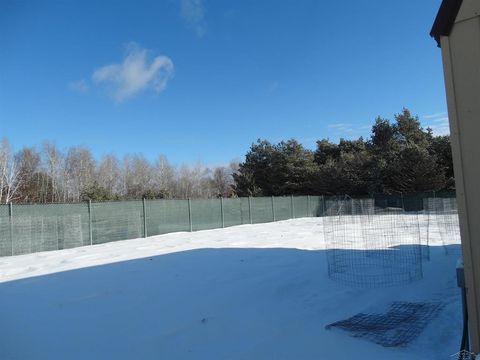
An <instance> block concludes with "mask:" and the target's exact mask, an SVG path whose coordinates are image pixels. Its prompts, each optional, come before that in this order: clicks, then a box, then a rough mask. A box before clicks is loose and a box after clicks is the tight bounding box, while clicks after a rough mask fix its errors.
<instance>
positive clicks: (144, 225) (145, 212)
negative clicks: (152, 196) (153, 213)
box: [143, 198, 148, 238]
mask: <svg viewBox="0 0 480 360" xmlns="http://www.w3.org/2000/svg"><path fill="white" fill-rule="evenodd" d="M146 202H147V199H145V198H143V237H144V238H146V237H147V236H148V235H147V206H146Z"/></svg>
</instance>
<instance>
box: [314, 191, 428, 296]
mask: <svg viewBox="0 0 480 360" xmlns="http://www.w3.org/2000/svg"><path fill="white" fill-rule="evenodd" d="M373 204H374V200H373V199H348V200H337V201H336V203H335V201H334V200H330V204H329V210H328V211H329V212H330V213H332V214H335V215H329V216H326V217H324V219H323V224H324V232H325V241H326V248H327V263H328V275H329V277H330V278H331V279H333V280H336V281H339V282H341V283H344V284H346V285H350V286H356V287H367V288H373V287H387V286H394V285H399V284H405V283H410V282H412V281H416V280H419V279H421V278H422V277H423V271H422V260H421V247H420V245H419V227H418V216H416V213H415V214H404V213H402V212H398V211H389V210H388V209H375V211H373Z"/></svg>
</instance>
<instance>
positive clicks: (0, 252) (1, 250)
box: [0, 205, 12, 256]
mask: <svg viewBox="0 0 480 360" xmlns="http://www.w3.org/2000/svg"><path fill="white" fill-rule="evenodd" d="M8 255H12V237H11V236H10V210H9V208H8V205H0V256H8Z"/></svg>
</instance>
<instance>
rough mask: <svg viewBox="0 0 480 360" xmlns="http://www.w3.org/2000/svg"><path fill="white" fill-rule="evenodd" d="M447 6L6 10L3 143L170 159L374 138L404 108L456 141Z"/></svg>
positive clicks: (93, 5) (53, 5)
mask: <svg viewBox="0 0 480 360" xmlns="http://www.w3.org/2000/svg"><path fill="white" fill-rule="evenodd" d="M439 4H440V0H422V1H418V0H404V1H385V0H382V1H378V0H368V1H366V0H361V1H359V0H350V1H321V0H296V1H289V0H282V1H278V0H276V1H270V0H262V1H253V0H238V1H233V0H232V1H227V0H225V1H220V0H216V1H213V0H165V1H159V0H157V1H153V0H152V1H146V0H135V1H113V0H110V1H91V0H83V1H51V0H45V1H34V0H30V1H27V0H18V1H11V0H3V1H1V2H0V54H1V55H0V137H4V136H5V137H7V138H8V139H9V140H10V141H11V142H12V144H13V145H14V147H15V148H16V149H19V148H20V147H21V146H23V145H37V146H38V145H41V143H42V142H43V141H44V140H52V141H54V142H55V143H56V144H57V145H58V146H59V147H61V148H65V147H68V146H71V145H80V144H81V145H86V146H88V147H89V148H91V149H92V151H93V153H94V155H95V156H96V157H97V158H99V157H100V156H101V155H102V154H106V153H110V152H115V153H117V154H118V155H119V156H122V155H123V154H125V153H142V154H144V155H145V156H146V157H147V158H149V159H154V158H155V157H156V155H157V154H165V155H166V156H167V157H168V158H169V159H170V160H171V161H172V162H173V163H177V164H179V163H183V162H185V163H194V162H196V161H202V162H204V163H206V164H210V165H220V164H225V163H228V161H229V160H231V159H235V158H237V159H242V158H243V156H244V154H245V153H246V151H247V150H248V148H249V146H250V145H251V143H252V142H254V141H256V139H257V138H266V139H268V140H270V141H274V142H276V141H279V140H282V139H288V138H291V137H294V138H296V139H298V140H299V141H301V142H302V143H304V145H306V146H307V147H310V148H314V146H315V140H317V139H320V138H330V139H331V140H335V141H336V140H338V138H339V137H344V138H353V137H358V136H360V135H364V136H368V135H369V133H370V128H371V125H372V123H373V121H374V119H375V117H376V116H378V115H380V116H382V117H387V118H393V114H394V113H397V112H400V111H401V109H402V107H408V108H409V109H410V110H411V111H412V112H413V113H414V114H418V115H419V116H420V119H421V120H422V124H423V125H424V126H425V127H426V126H428V125H430V126H432V127H433V128H434V130H435V132H437V133H438V134H443V133H445V132H446V131H447V121H448V120H447V118H446V116H447V115H446V101H445V93H444V84H443V72H442V65H441V54H440V50H439V49H438V48H437V47H436V44H435V42H434V41H433V40H432V39H431V38H430V37H429V36H428V33H429V31H430V27H431V25H432V23H433V20H434V17H435V15H436V12H437V10H438V7H439Z"/></svg>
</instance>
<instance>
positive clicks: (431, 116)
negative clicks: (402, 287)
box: [423, 112, 447, 119]
mask: <svg viewBox="0 0 480 360" xmlns="http://www.w3.org/2000/svg"><path fill="white" fill-rule="evenodd" d="M445 116H447V113H446V112H438V113H435V114H429V115H424V116H423V118H424V119H436V118H439V117H445Z"/></svg>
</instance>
